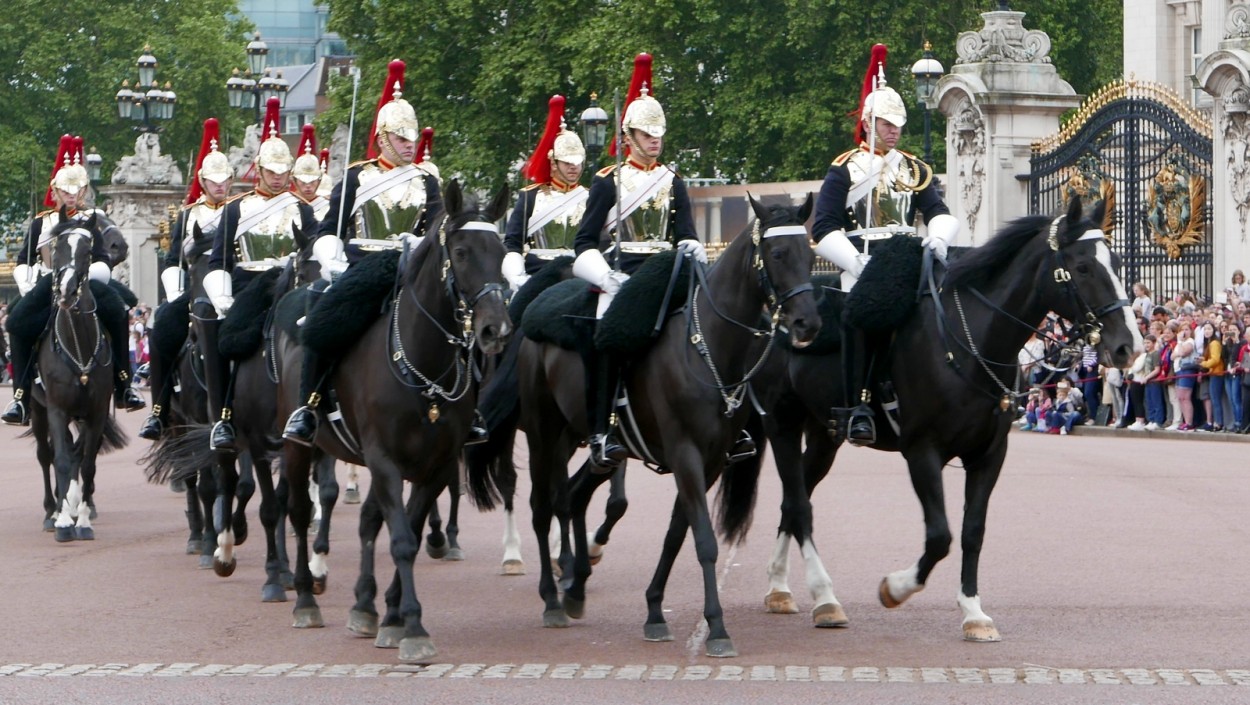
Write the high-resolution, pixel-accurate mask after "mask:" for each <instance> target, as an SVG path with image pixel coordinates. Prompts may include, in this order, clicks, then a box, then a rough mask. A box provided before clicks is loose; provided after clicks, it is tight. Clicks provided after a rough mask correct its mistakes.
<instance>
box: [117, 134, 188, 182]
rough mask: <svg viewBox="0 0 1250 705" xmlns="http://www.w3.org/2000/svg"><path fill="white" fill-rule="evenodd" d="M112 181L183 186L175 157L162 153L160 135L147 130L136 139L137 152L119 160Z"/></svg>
mask: <svg viewBox="0 0 1250 705" xmlns="http://www.w3.org/2000/svg"><path fill="white" fill-rule="evenodd" d="M112 181H113V183H115V184H136V185H144V184H157V185H167V186H181V185H182V172H181V171H179V170H178V165H177V164H175V163H174V158H173V157H171V156H169V155H167V154H161V138H160V135H158V134H156V133H155V132H145V133H143V134H141V135H139V138H138V139H136V140H135V153H134V154H133V155H131V156H128V157H122V158H121V160H120V161H118V162H117V167H116V168H114V169H113V179H112Z"/></svg>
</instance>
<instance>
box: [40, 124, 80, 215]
mask: <svg viewBox="0 0 1250 705" xmlns="http://www.w3.org/2000/svg"><path fill="white" fill-rule="evenodd" d="M73 150H74V137H73V135H61V142H60V144H59V145H58V146H57V148H56V163H54V164H53V165H52V175H51V176H49V177H48V192H47V193H46V194H44V197H43V205H45V206H47V207H49V208H55V207H56V201H54V200H52V180H53V179H55V178H56V172H58V171H60V170H61V167H63V166H65V165H66V164H69V163H70V162H71V161H72V160H73V158H74V157H73Z"/></svg>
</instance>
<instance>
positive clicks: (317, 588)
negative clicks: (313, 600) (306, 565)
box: [312, 573, 330, 595]
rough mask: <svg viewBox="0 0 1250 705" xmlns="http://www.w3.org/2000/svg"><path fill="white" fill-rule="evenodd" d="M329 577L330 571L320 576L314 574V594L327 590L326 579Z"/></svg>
mask: <svg viewBox="0 0 1250 705" xmlns="http://www.w3.org/2000/svg"><path fill="white" fill-rule="evenodd" d="M329 579H330V574H329V573H326V574H325V575H323V576H321V577H320V578H318V577H315V576H314V577H313V580H312V594H314V595H320V594H322V593H324V592H325V591H326V581H327V580H329Z"/></svg>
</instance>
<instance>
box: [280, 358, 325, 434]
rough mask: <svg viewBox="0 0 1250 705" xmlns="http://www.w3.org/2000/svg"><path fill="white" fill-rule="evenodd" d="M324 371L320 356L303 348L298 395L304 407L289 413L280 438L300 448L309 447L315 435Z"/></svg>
mask: <svg viewBox="0 0 1250 705" xmlns="http://www.w3.org/2000/svg"><path fill="white" fill-rule="evenodd" d="M323 376H325V371H324V368H323V365H322V363H321V356H320V355H318V354H317V353H315V352H313V351H312V350H310V349H308V347H307V346H305V347H304V366H303V368H302V369H301V370H300V378H299V395H300V398H301V399H305V400H306V401H305V402H304V405H303V406H301V407H300V408H298V409H296V410H295V411H293V412H291V416H290V418H288V419H287V420H286V427H285V428H283V429H282V437H283V438H286V439H287V440H290V441H294V442H296V443H298V444H300V445H302V446H311V445H312V444H313V438H314V437H316V435H317V405H318V404H320V403H321V389H320V387H321V378H322V377H323Z"/></svg>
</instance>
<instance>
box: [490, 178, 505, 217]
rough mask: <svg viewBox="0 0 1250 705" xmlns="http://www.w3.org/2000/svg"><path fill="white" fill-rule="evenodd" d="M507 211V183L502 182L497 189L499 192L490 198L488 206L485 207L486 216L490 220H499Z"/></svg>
mask: <svg viewBox="0 0 1250 705" xmlns="http://www.w3.org/2000/svg"><path fill="white" fill-rule="evenodd" d="M507 212H508V185H507V184H504V185H503V188H501V189H499V193H497V194H495V197H494V198H493V199H491V202H490V207H489V208H487V209H486V218H487V220H490V221H491V222H494V221H496V220H499V219H500V218H502V217H504V215H505V214H506V213H507Z"/></svg>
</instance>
